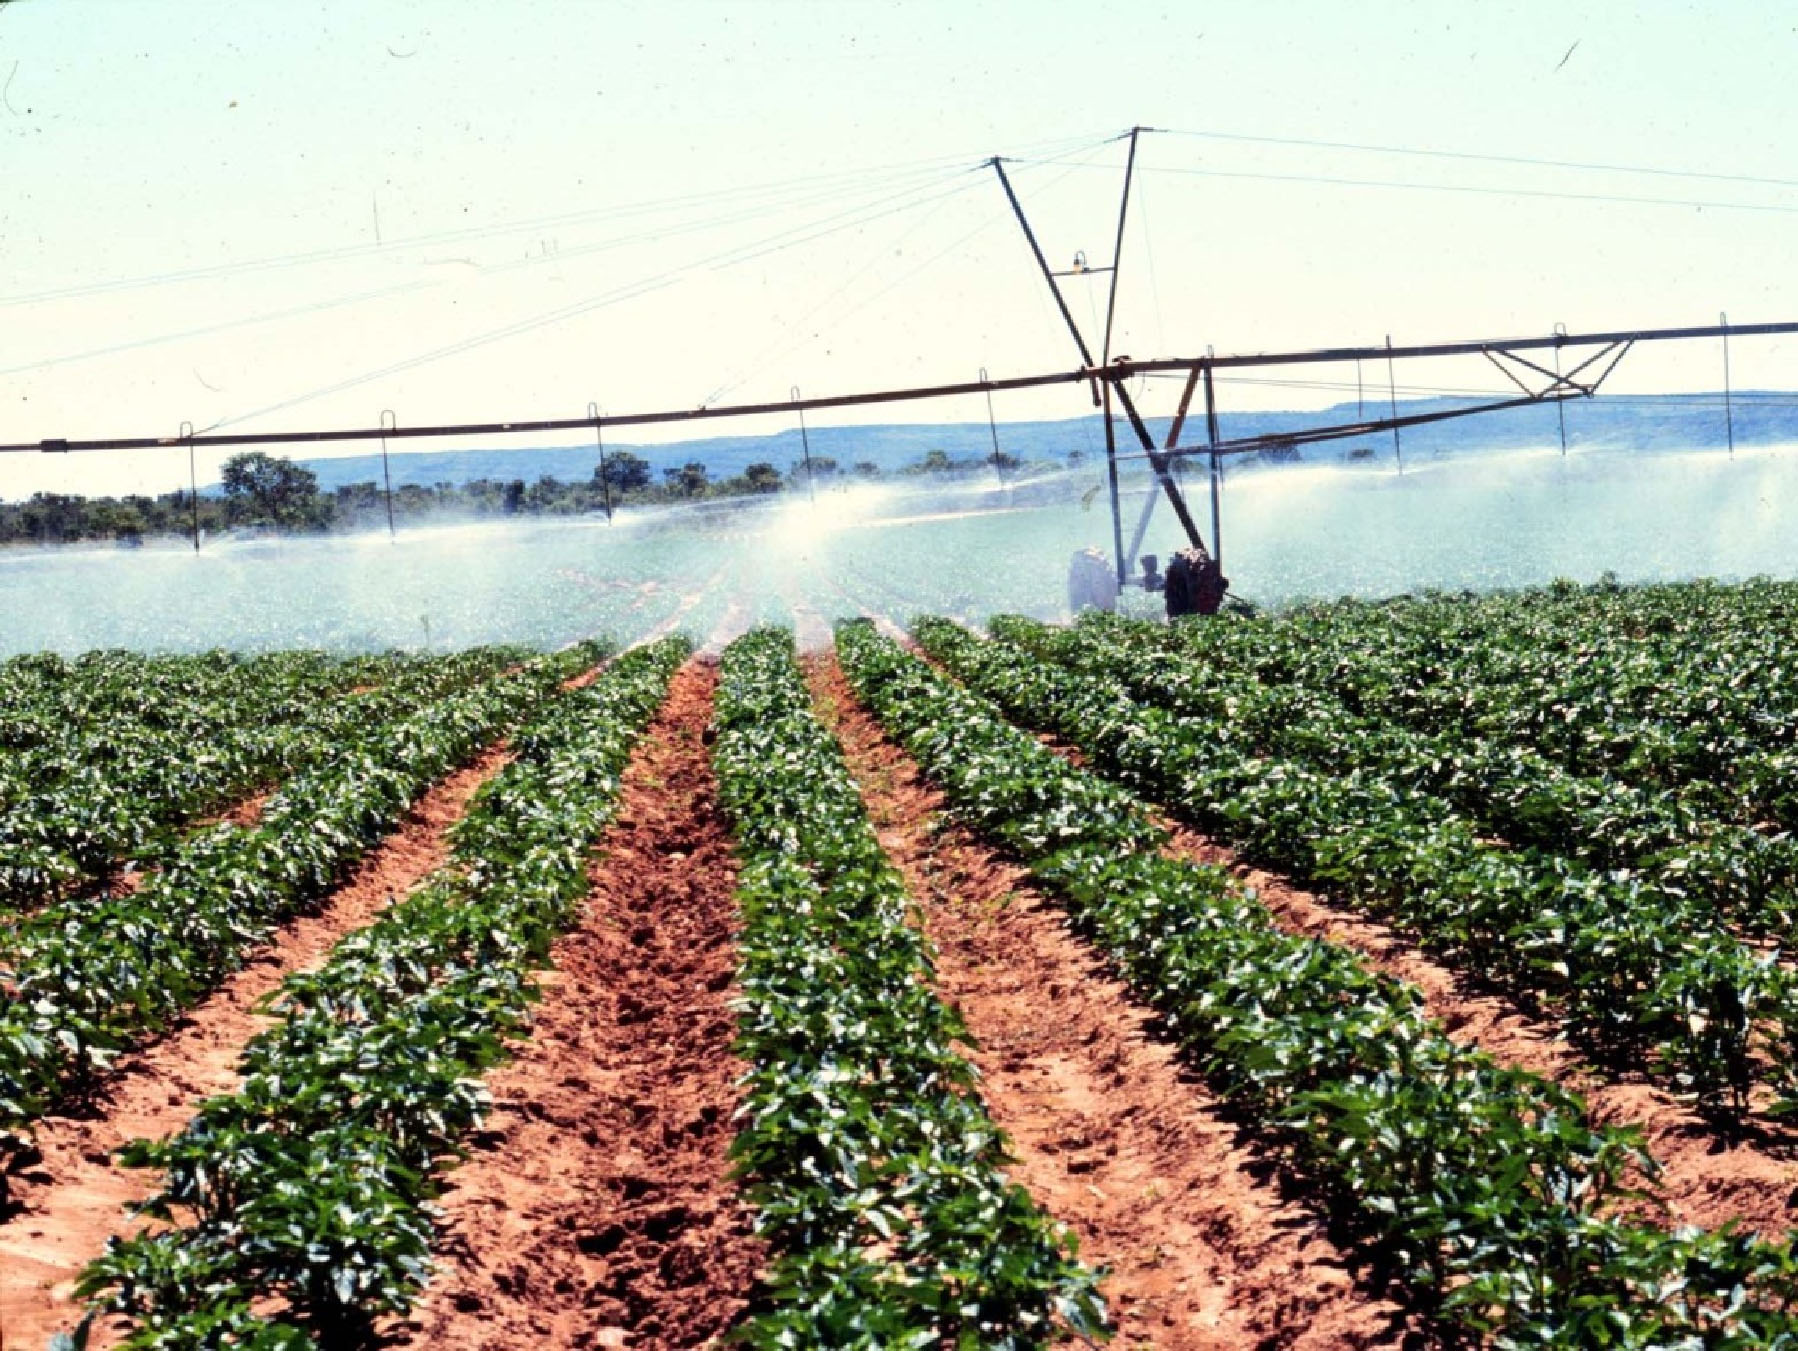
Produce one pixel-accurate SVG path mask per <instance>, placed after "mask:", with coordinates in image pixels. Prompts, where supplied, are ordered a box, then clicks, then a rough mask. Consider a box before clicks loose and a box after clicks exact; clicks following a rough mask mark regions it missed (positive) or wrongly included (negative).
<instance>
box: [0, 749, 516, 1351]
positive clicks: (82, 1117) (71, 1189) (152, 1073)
mask: <svg viewBox="0 0 1798 1351" xmlns="http://www.w3.org/2000/svg"><path fill="white" fill-rule="evenodd" d="M509 759H510V755H509V753H508V752H507V751H505V750H504V749H503V748H501V747H495V748H493V749H490V750H488V751H487V752H486V753H485V754H484V755H483V756H482V757H481V758H480V759H479V760H477V761H475V762H474V763H473V764H471V765H470V766H468V767H467V768H465V769H462V770H459V771H458V772H456V773H454V774H452V775H450V776H449V777H448V778H446V779H444V780H443V781H442V782H441V783H439V784H437V785H435V786H434V787H433V788H431V789H430V791H428V792H427V793H426V794H425V795H424V796H423V797H422V798H420V799H419V801H418V802H417V804H415V805H414V807H413V808H412V810H411V811H410V812H409V813H408V814H407V816H406V818H405V820H404V821H403V822H402V823H401V825H400V827H399V829H398V830H397V831H395V832H394V833H393V834H392V835H390V836H389V837H388V838H387V839H386V840H385V841H384V842H383V843H382V844H381V845H380V846H378V847H377V848H376V849H375V850H374V851H373V852H372V853H371V854H369V855H368V856H367V857H366V858H365V859H364V860H363V861H362V864H361V866H360V867H358V868H357V869H356V871H355V873H354V874H353V875H352V876H351V877H350V879H349V880H348V881H347V882H345V883H344V884H343V885H342V886H341V887H339V888H338V889H337V890H336V891H334V892H333V893H332V894H331V895H330V897H329V898H328V899H327V900H326V901H325V903H324V905H323V906H322V907H321V908H320V909H319V910H318V911H317V912H316V913H315V914H312V915H308V916H305V917H303V918H301V919H298V920H296V921H295V922H294V923H292V924H290V925H288V926H286V927H285V928H283V929H282V930H281V932H280V933H279V934H278V935H277V936H276V937H275V938H274V940H273V941H272V942H271V943H270V944H269V945H268V946H267V947H266V948H264V949H263V950H262V951H261V952H260V953H258V954H257V955H256V956H254V957H252V958H251V959H250V961H249V963H248V965H246V966H245V967H244V968H243V969H242V970H241V971H239V972H237V973H236V974H235V975H234V976H232V977H231V979H230V980H228V981H227V982H226V983H225V984H224V986H222V987H221V988H220V989H219V990H218V991H216V992H215V993H214V994H213V995H212V996H211V997H210V998H208V999H207V1000H206V1001H205V1002H203V1003H202V1004H200V1005H198V1006H197V1007H195V1008H194V1009H192V1010H190V1011H189V1012H188V1013H187V1014H186V1015H184V1016H183V1017H182V1018H181V1019H180V1020H179V1021H177V1022H176V1023H175V1024H174V1026H173V1027H172V1028H171V1029H170V1030H169V1031H168V1032H167V1033H166V1034H165V1035H164V1036H162V1037H161V1038H159V1039H158V1040H156V1041H154V1042H152V1043H150V1044H148V1045H146V1046H144V1047H142V1048H140V1049H138V1050H135V1051H132V1052H129V1053H127V1054H126V1055H124V1056H122V1057H121V1058H120V1059H119V1061H118V1062H117V1064H116V1066H115V1067H114V1070H113V1072H112V1073H111V1075H110V1076H109V1077H108V1078H107V1080H106V1083H105V1085H104V1086H103V1088H102V1090H101V1092H100V1094H99V1095H98V1096H97V1097H96V1099H95V1100H94V1101H93V1102H92V1103H91V1104H90V1105H89V1106H88V1107H87V1109H86V1110H85V1111H83V1112H81V1113H80V1114H70V1115H52V1116H47V1117H45V1118H43V1119H42V1120H41V1121H40V1122H39V1123H38V1124H37V1126H36V1127H35V1129H34V1132H33V1135H34V1138H35V1141H36V1143H37V1146H38V1148H39V1149H40V1150H41V1151H42V1153H43V1156H44V1158H43V1163H42V1164H41V1165H40V1166H38V1167H37V1168H34V1169H33V1170H31V1171H30V1172H28V1173H27V1174H26V1175H25V1176H24V1177H23V1178H22V1179H20V1181H19V1182H18V1184H17V1186H16V1188H15V1190H16V1193H17V1196H18V1199H19V1202H20V1205H21V1209H20V1212H19V1213H17V1214H16V1215H14V1216H13V1217H12V1218H11V1220H10V1221H8V1222H7V1223H5V1224H0V1346H18V1347H32V1348H37V1347H41V1346H43V1345H44V1344H45V1343H46V1342H47V1341H48V1339H49V1337H50V1336H51V1334H52V1333H54V1332H56V1331H58V1330H60V1329H62V1328H65V1327H69V1326H71V1325H72V1324H73V1323H74V1322H76V1321H77V1320H78V1319H79V1317H80V1316H81V1312H82V1310H81V1307H80V1305H78V1304H77V1303H75V1302H74V1301H73V1300H72V1299H71V1298H70V1287H71V1285H72V1283H73V1281H74V1278H75V1277H76V1275H77V1274H79V1272H80V1270H81V1268H82V1267H83V1266H84V1265H85V1264H86V1263H87V1262H88V1261H90V1260H91V1259H92V1258H94V1257H97V1256H98V1255H99V1254H100V1253H101V1251H102V1250H103V1249H104V1248H105V1246H106V1240H107V1239H108V1238H110V1237H113V1236H115V1235H120V1236H122V1235H124V1234H127V1233H130V1232H132V1231H133V1230H135V1229H136V1228H137V1227H138V1224H139V1221H137V1220H135V1219H133V1218H132V1217H131V1216H129V1215H127V1214H126V1213H125V1210H124V1207H125V1206H127V1205H128V1204H130V1203H132V1202H135V1201H140V1200H143V1199H144V1198H145V1197H146V1196H148V1195H149V1193H150V1191H151V1190H152V1188H153V1183H154V1178H153V1176H152V1175H149V1174H146V1173H142V1172H137V1171H133V1170H130V1169H125V1168H121V1167H119V1166H117V1165H116V1164H114V1163H113V1162H112V1155H113V1152H114V1151H116V1150H118V1149H119V1148H121V1147H122V1146H124V1145H125V1144H127V1143H128V1142H130V1141H131V1140H134V1139H139V1138H160V1137H162V1136H166V1135H169V1134H171V1133H173V1132H175V1131H178V1130H180V1129H181V1128H182V1127H183V1126H184V1125H186V1124H187V1122H188V1121H189V1120H190V1119H191V1118H192V1116H193V1113H194V1110H195V1108H196V1107H197V1106H198V1105H199V1103H200V1101H201V1100H202V1099H204V1098H206V1097H209V1096H211V1095H213V1094H217V1093H227V1092H230V1091H231V1090H232V1089H234V1088H235V1087H236V1086H237V1084H238V1074H237V1063H238V1058H239V1056H240V1055H241V1054H242V1052H243V1049H244V1046H245V1045H246V1044H247V1043H248V1042H249V1040H250V1039H251V1038H252V1037H254V1036H255V1035H256V1034H257V1033H258V1032H260V1031H262V1030H263V1028H265V1027H266V1026H268V1019H266V1018H265V1017H263V1016H262V1015H260V1014H258V1013H257V1012H256V1005H257V1003H258V1001H259V1000H261V999H262V998H263V996H265V995H267V994H268V993H270V992H271V991H273V990H274V989H276V988H277V987H278V986H279V985H280V984H281V982H282V981H283V980H284V979H286V977H287V976H288V975H290V974H292V973H293V972H296V971H307V970H312V969H314V968H316V967H318V966H319V965H320V964H322V963H323V962H324V960H325V959H326V957H327V956H328V955H329V953H330V951H331V948H332V946H333V945H334V944H336V942H337V941H338V939H340V938H342V937H343V936H344V935H345V934H347V933H350V932H352V931H354V930H356V929H359V928H361V927H363V926H364V925H367V924H369V923H370V922H372V921H373V920H374V918H375V917H376V916H377V915H378V914H379V913H380V912H381V911H382V910H383V909H385V908H386V907H387V906H388V905H389V904H391V903H392V902H393V901H394V900H395V899H397V898H399V897H401V896H403V895H405V894H406V893H407V892H408V891H409V890H411V889H412V887H414V886H415V885H416V884H417V883H418V882H419V881H421V880H422V879H423V878H424V877H425V876H426V875H427V874H429V873H430V872H432V871H433V870H434V869H436V868H439V867H441V866H442V865H443V864H444V863H445V862H446V861H447V860H448V857H449V849H448V844H447V842H446V839H445V832H446V831H447V829H448V828H449V826H450V825H451V824H452V823H453V822H455V821H456V820H458V819H460V817H461V816H462V814H463V813H464V811H466V809H467V806H468V802H469V799H470V798H472V797H473V796H474V793H475V791H476V789H478V788H479V787H480V786H481V784H483V783H485V782H486V781H487V780H488V779H490V778H492V777H493V775H495V774H497V773H498V772H499V771H500V769H501V768H502V767H504V765H505V764H506V763H507V761H508V760H509ZM100 1341H101V1339H99V1338H97V1339H96V1341H95V1345H99V1344H100Z"/></svg>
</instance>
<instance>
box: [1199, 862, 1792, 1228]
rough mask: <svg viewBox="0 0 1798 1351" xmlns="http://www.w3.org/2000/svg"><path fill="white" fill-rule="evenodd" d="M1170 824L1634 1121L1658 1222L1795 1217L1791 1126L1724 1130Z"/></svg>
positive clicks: (1492, 1041) (1471, 1031)
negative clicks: (1654, 1188)
mask: <svg viewBox="0 0 1798 1351" xmlns="http://www.w3.org/2000/svg"><path fill="white" fill-rule="evenodd" d="M1174 829H1175V849H1176V851H1177V852H1179V853H1181V854H1183V855H1185V856H1187V857H1190V858H1195V859H1199V860H1201V861H1204V862H1207V863H1216V864H1220V865H1221V866H1223V867H1226V868H1229V869H1230V870H1231V871H1232V872H1234V873H1235V874H1236V876H1237V877H1239V878H1240V879H1241V880H1242V881H1243V882H1244V883H1246V884H1247V885H1248V886H1250V887H1252V888H1254V890H1255V893H1256V895H1257V896H1258V897H1259V898H1260V900H1261V902H1262V903H1263V904H1264V905H1266V906H1267V908H1268V909H1269V910H1270V911H1271V912H1272V913H1273V916H1274V918H1275V920H1276V922H1278V923H1279V924H1280V925H1281V927H1282V928H1284V929H1286V930H1287V931H1288V932H1289V933H1299V934H1306V935H1309V936H1311V937H1314V938H1321V939H1326V940H1328V941H1330V942H1332V943H1339V944H1342V945H1343V946H1345V947H1349V948H1353V949H1354V950H1355V951H1356V952H1358V953H1360V954H1361V955H1362V956H1363V957H1364V958H1365V959H1366V960H1367V963H1368V965H1370V966H1372V967H1375V968H1377V969H1379V970H1381V971H1384V972H1386V973H1387V974H1389V975H1392V976H1396V977H1397V978H1399V979H1400V980H1404V981H1408V982H1410V983H1411V984H1413V985H1415V986H1416V987H1417V988H1418V989H1419V990H1420V991H1422V993H1423V996H1424V1002H1425V1005H1426V1006H1427V1007H1428V1009H1429V1011H1430V1013H1431V1014H1432V1015H1434V1016H1435V1017H1436V1018H1438V1019H1440V1020H1441V1021H1442V1024H1443V1026H1444V1028H1445V1029H1446V1030H1447V1032H1448V1035H1449V1036H1451V1037H1452V1038H1454V1039H1455V1040H1456V1041H1458V1042H1461V1043H1463V1044H1464V1045H1470V1046H1478V1047H1480V1048H1481V1049H1482V1050H1484V1051H1485V1052H1487V1054H1489V1055H1491V1056H1492V1057H1493V1058H1494V1059H1495V1060H1498V1061H1499V1062H1501V1063H1502V1064H1505V1065H1510V1066H1514V1067H1516V1068H1519V1069H1527V1070H1533V1071H1534V1072H1535V1073H1537V1074H1540V1075H1542V1076H1543V1077H1545V1078H1548V1079H1552V1080H1554V1081H1555V1082H1556V1083H1559V1084H1561V1085H1563V1086H1565V1087H1567V1088H1570V1089H1573V1090H1574V1091H1576V1092H1578V1093H1580V1094H1582V1095H1583V1096H1584V1097H1585V1099H1586V1101H1587V1103H1588V1105H1589V1106H1590V1108H1591V1112H1592V1119H1593V1120H1594V1121H1596V1122H1599V1123H1603V1124H1609V1125H1634V1126H1639V1127H1641V1128H1642V1130H1643V1133H1644V1136H1645V1138H1646V1141H1647V1145H1648V1148H1649V1151H1650V1153H1652V1154H1653V1155H1654V1157H1655V1158H1656V1159H1657V1160H1658V1161H1659V1162H1660V1164H1661V1166H1662V1168H1663V1170H1664V1171H1663V1174H1662V1176H1661V1192H1662V1197H1663V1200H1664V1202H1665V1211H1664V1215H1663V1216H1662V1219H1663V1221H1664V1222H1666V1223H1671V1224H1689V1225H1697V1226H1700V1227H1702V1228H1715V1227H1717V1226H1720V1225H1722V1224H1724V1223H1726V1222H1727V1221H1729V1220H1732V1219H1733V1220H1737V1221H1739V1222H1741V1223H1742V1224H1743V1225H1744V1226H1746V1227H1747V1228H1750V1229H1753V1230H1756V1231H1758V1232H1760V1233H1763V1234H1766V1235H1767V1236H1768V1237H1770V1238H1781V1237H1783V1236H1784V1235H1785V1232H1786V1230H1787V1228H1788V1227H1789V1226H1790V1225H1792V1224H1793V1223H1794V1221H1795V1220H1798V1213H1795V1212H1794V1208H1793V1200H1794V1198H1795V1197H1798V1130H1793V1129H1791V1128H1789V1127H1784V1126H1781V1125H1779V1124H1777V1123H1775V1122H1773V1121H1771V1120H1768V1119H1764V1118H1757V1119H1755V1120H1753V1121H1751V1122H1750V1125H1749V1129H1748V1130H1747V1131H1746V1132H1745V1133H1744V1135H1743V1136H1741V1137H1736V1138H1731V1137H1729V1136H1728V1135H1727V1133H1726V1132H1724V1131H1723V1130H1721V1129H1720V1128H1719V1127H1718V1126H1717V1125H1715V1124H1713V1123H1712V1122H1711V1121H1709V1120H1707V1119H1706V1118H1704V1117H1702V1116H1700V1115H1699V1114H1697V1113H1696V1112H1694V1111H1692V1110H1691V1108H1689V1107H1687V1106H1686V1105H1685V1104H1683V1103H1681V1102H1680V1101H1679V1100H1678V1099H1677V1098H1675V1097H1673V1096H1672V1095H1671V1094H1669V1093H1667V1092H1665V1091H1664V1090H1662V1089H1659V1088H1656V1087H1654V1086H1652V1085H1650V1084H1646V1083H1639V1082H1622V1081H1619V1079H1618V1078H1617V1077H1615V1076H1612V1075H1606V1074H1604V1073H1601V1072H1600V1071H1599V1070H1597V1069H1594V1068H1593V1067H1592V1066H1590V1065H1588V1064H1586V1063H1585V1062H1584V1061H1582V1060H1581V1059H1580V1057H1579V1054H1578V1053H1577V1052H1576V1051H1575V1050H1574V1048H1573V1047H1572V1046H1570V1045H1569V1044H1568V1042H1567V1041H1566V1039H1565V1038H1564V1037H1562V1036H1561V1034H1560V1031H1559V1029H1558V1028H1556V1027H1555V1026H1554V1024H1553V1023H1551V1022H1547V1021H1544V1020H1542V1019H1539V1018H1535V1017H1532V1016H1530V1015H1529V1014H1527V1013H1525V1012H1523V1011H1521V1010H1520V1009H1519V1008H1518V1007H1517V1006H1516V1004H1514V1003H1513V1002H1511V1001H1510V1000H1509V999H1507V998H1505V997H1504V996H1502V995H1498V994H1493V993H1491V992H1489V991H1485V990H1481V989H1478V988H1474V986H1473V984H1472V982H1470V981H1468V980H1467V979H1465V978H1464V977H1462V976H1460V975H1458V974H1456V973H1455V972H1453V971H1451V970H1449V969H1448V968H1446V967H1444V966H1442V965H1441V964H1439V963H1437V962H1435V961H1433V960H1432V959H1431V958H1429V957H1428V956H1426V955H1424V954H1423V953H1422V952H1420V951H1418V949H1417V947H1416V945H1415V944H1414V943H1412V942H1411V941H1410V940H1408V939H1406V938H1403V937H1401V936H1399V935H1397V934H1395V933H1394V932H1393V931H1392V929H1390V928H1389V927H1388V926H1386V925H1384V924H1381V923H1380V922H1378V921H1377V920H1373V919H1369V918H1367V917H1366V916H1364V915H1358V914H1355V913H1353V912H1352V911H1348V910H1343V909H1340V908H1337V907H1335V906H1332V905H1330V904H1328V903H1327V902H1326V901H1324V900H1322V899H1320V898H1319V897H1318V896H1316V895H1315V894H1314V893H1312V892H1309V891H1306V890H1303V889H1302V888H1300V887H1296V886H1294V885H1292V884H1291V883H1290V882H1289V881H1287V880H1286V879H1284V878H1281V877H1278V876H1276V875H1274V874H1272V873H1268V872H1264V871H1262V870H1260V869H1258V868H1252V867H1248V866H1246V865H1244V864H1242V863H1241V862H1240V860H1238V859H1237V857H1236V856H1235V854H1234V853H1233V852H1232V851H1231V850H1229V849H1227V848H1225V847H1224V846H1222V845H1219V844H1216V843H1214V842H1212V841H1211V840H1208V839H1206V838H1205V837H1204V836H1202V835H1199V834H1197V833H1195V832H1193V831H1191V830H1187V829H1184V828H1180V827H1175V828H1174Z"/></svg>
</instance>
